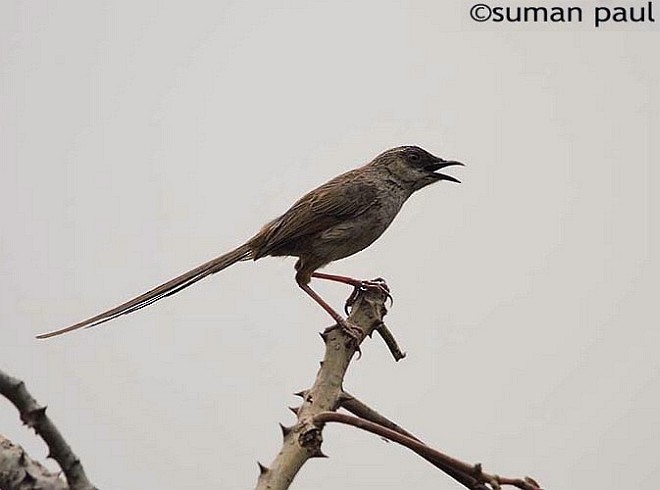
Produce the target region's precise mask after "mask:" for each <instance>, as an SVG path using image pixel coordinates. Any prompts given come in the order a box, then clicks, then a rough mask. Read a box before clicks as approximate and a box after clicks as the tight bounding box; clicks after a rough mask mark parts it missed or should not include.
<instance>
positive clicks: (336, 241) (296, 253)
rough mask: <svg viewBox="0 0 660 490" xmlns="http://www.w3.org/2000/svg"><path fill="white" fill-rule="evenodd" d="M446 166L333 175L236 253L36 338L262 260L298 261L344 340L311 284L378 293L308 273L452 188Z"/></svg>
mask: <svg viewBox="0 0 660 490" xmlns="http://www.w3.org/2000/svg"><path fill="white" fill-rule="evenodd" d="M452 165H463V164H462V163H460V162H457V161H453V160H443V159H442V158H439V157H436V156H433V155H432V154H430V153H429V152H427V151H426V150H423V149H422V148H419V147H417V146H400V147H397V148H392V149H390V150H387V151H385V152H384V153H381V154H380V155H378V156H377V157H376V158H374V159H373V160H372V161H371V162H369V163H367V164H366V165H364V166H362V167H359V168H356V169H354V170H350V171H349V172H346V173H344V174H341V175H339V176H337V177H335V178H334V179H332V180H330V181H328V182H326V183H325V184H323V185H322V186H320V187H318V188H316V189H314V190H313V191H310V192H309V193H307V194H305V195H304V196H303V197H302V198H300V200H298V201H297V202H296V203H295V204H294V205H293V206H291V208H290V209H289V210H288V211H286V212H285V213H284V214H283V215H281V216H280V217H279V218H276V219H274V220H273V221H271V222H270V223H267V224H266V225H265V226H264V227H263V228H262V229H261V230H260V231H259V233H257V234H256V235H254V236H253V237H252V238H250V239H249V240H248V241H247V242H245V243H244V244H243V245H241V246H240V247H238V248H235V249H234V250H232V251H230V252H227V253H226V254H224V255H221V256H220V257H217V258H215V259H213V260H210V261H209V262H206V263H205V264H202V265H200V266H198V267H196V268H194V269H192V270H190V271H188V272H186V273H184V274H181V275H180V276H178V277H175V278H174V279H171V280H169V281H167V282H165V283H163V284H161V285H160V286H157V287H155V288H154V289H152V290H150V291H147V292H146V293H144V294H141V295H140V296H137V297H135V298H133V299H131V300H130V301H127V302H125V303H122V304H121V305H119V306H116V307H115V308H111V309H110V310H108V311H104V312H103V313H100V314H98V315H96V316H93V317H91V318H88V319H87V320H84V321H82V322H79V323H76V324H74V325H71V326H68V327H66V328H62V329H60V330H56V331H53V332H49V333H44V334H41V335H38V336H37V338H40V339H45V338H48V337H53V336H55V335H60V334H63V333H66V332H70V331H72V330H77V329H79V328H83V327H93V326H95V325H99V324H101V323H105V322H107V321H110V320H114V319H115V318H117V317H119V316H121V315H126V314H128V313H132V312H134V311H136V310H139V309H141V308H144V307H145V306H148V305H150V304H152V303H155V302H156V301H158V300H160V299H162V298H165V297H167V296H171V295H173V294H175V293H177V292H179V291H181V290H182V289H185V288H187V287H188V286H190V285H192V284H194V283H196V282H197V281H199V280H201V279H204V278H205V277H207V276H210V275H211V274H215V273H216V272H219V271H221V270H223V269H225V268H227V267H229V266H230V265H232V264H235V263H236V262H240V261H245V260H257V259H260V258H262V257H266V256H269V255H270V256H275V257H277V256H292V257H298V261H297V262H296V265H295V268H296V276H295V277H296V282H297V283H298V286H300V288H302V290H303V291H305V292H306V293H307V294H308V295H309V296H311V297H312V299H314V301H316V302H317V303H318V304H319V305H320V306H321V307H322V308H323V309H324V310H325V311H326V312H328V313H329V314H330V316H332V318H333V319H334V320H335V321H336V322H337V323H338V324H339V325H340V326H342V327H343V328H345V329H346V330H347V331H349V333H350V331H351V325H350V324H348V322H346V320H345V319H344V318H342V316H341V315H339V313H337V312H336V311H335V310H334V309H333V308H332V307H331V306H330V305H329V304H328V303H326V302H325V301H324V300H323V299H322V298H321V297H320V296H319V295H318V294H317V293H316V292H315V291H314V290H313V289H312V288H311V287H310V285H309V283H310V281H311V279H312V277H316V278H319V279H327V280H332V281H338V282H343V283H347V284H351V285H353V286H357V287H360V286H366V287H382V286H381V285H380V284H379V283H374V282H371V281H359V280H356V279H352V278H350V277H345V276H336V275H331V274H323V273H320V272H316V271H317V270H318V269H320V268H321V267H323V266H325V265H327V264H329V263H330V262H333V261H335V260H339V259H343V258H344V257H348V256H350V255H353V254H355V253H357V252H359V251H360V250H363V249H365V248H366V247H368V246H369V245H371V244H372V243H373V242H374V241H375V240H376V239H377V238H378V237H379V236H380V235H382V234H383V232H384V231H385V230H386V229H387V227H388V226H389V225H390V223H392V220H393V219H394V217H395V216H396V215H397V214H398V212H399V210H400V209H401V206H402V205H403V203H404V202H406V200H407V199H408V198H409V197H410V196H411V195H412V194H413V193H414V192H415V191H418V190H420V189H422V188H423V187H426V186H427V185H430V184H433V183H434V182H439V181H441V180H448V181H452V182H457V183H459V182H460V181H459V180H458V179H456V178H454V177H451V176H449V175H446V174H443V173H440V172H439V170H441V169H444V168H446V167H450V166H452Z"/></svg>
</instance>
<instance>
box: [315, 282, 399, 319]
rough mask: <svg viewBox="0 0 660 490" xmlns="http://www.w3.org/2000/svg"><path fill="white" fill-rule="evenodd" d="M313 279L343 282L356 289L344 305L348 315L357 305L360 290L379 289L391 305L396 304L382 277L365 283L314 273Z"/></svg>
mask: <svg viewBox="0 0 660 490" xmlns="http://www.w3.org/2000/svg"><path fill="white" fill-rule="evenodd" d="M312 277H315V278H317V279H325V280H327V281H334V282H341V283H343V284H348V285H350V286H353V288H354V289H353V292H352V293H351V295H350V296H349V297H348V299H347V300H346V303H345V304H344V312H346V314H347V315H348V313H349V308H350V307H351V306H353V303H355V300H356V299H357V295H358V293H359V292H360V290H366V289H368V288H376V289H379V290H381V291H382V292H384V293H385V294H386V295H387V299H389V300H390V305H391V304H392V303H394V299H393V298H392V295H391V294H390V288H389V287H388V286H387V283H386V282H385V280H384V279H381V278H380V277H379V278H377V279H373V280H371V281H363V280H360V279H354V278H352V277H348V276H338V275H335V274H326V273H324V272H313V273H312Z"/></svg>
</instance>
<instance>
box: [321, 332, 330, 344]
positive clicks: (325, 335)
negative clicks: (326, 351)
mask: <svg viewBox="0 0 660 490" xmlns="http://www.w3.org/2000/svg"><path fill="white" fill-rule="evenodd" d="M319 335H320V336H321V338H322V339H323V342H327V341H328V333H327V332H325V331H323V332H319Z"/></svg>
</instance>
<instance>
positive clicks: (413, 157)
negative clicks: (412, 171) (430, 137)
mask: <svg viewBox="0 0 660 490" xmlns="http://www.w3.org/2000/svg"><path fill="white" fill-rule="evenodd" d="M408 159H409V160H410V161H411V162H419V161H420V160H421V159H422V157H420V156H419V153H411V154H410V156H408Z"/></svg>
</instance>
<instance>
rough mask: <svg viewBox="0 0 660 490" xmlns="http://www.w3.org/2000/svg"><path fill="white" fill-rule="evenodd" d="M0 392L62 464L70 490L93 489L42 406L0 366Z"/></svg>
mask: <svg viewBox="0 0 660 490" xmlns="http://www.w3.org/2000/svg"><path fill="white" fill-rule="evenodd" d="M0 394H2V395H4V396H5V398H7V399H8V400H9V401H10V402H11V403H13V404H14V406H15V407H16V408H17V409H18V412H19V413H20V416H21V421H22V422H23V423H24V424H25V425H27V426H28V427H30V428H33V429H34V431H35V432H36V433H37V434H38V435H39V436H40V437H41V438H42V439H43V440H44V441H45V442H46V444H47V445H48V450H49V457H52V458H53V459H54V460H55V461H57V463H58V464H59V465H60V468H62V471H63V472H64V475H65V476H66V479H67V482H68V483H69V488H70V489H71V490H96V487H94V485H92V484H91V483H90V482H89V480H88V479H87V476H86V475H85V471H84V470H83V467H82V464H81V463H80V460H79V459H78V457H77V456H76V455H75V454H74V453H73V450H72V449H71V447H70V446H69V445H68V444H67V442H66V441H65V440H64V437H63V436H62V434H61V433H60V431H59V430H58V428H57V427H56V426H55V424H54V423H53V422H52V421H51V420H50V417H48V415H46V407H45V406H42V405H40V404H39V403H38V402H37V400H35V399H34V398H33V397H32V395H30V393H29V392H28V390H27V388H26V387H25V383H24V382H23V381H21V380H19V379H16V378H14V377H12V376H9V375H8V374H6V373H4V372H3V371H2V370H0Z"/></svg>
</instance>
